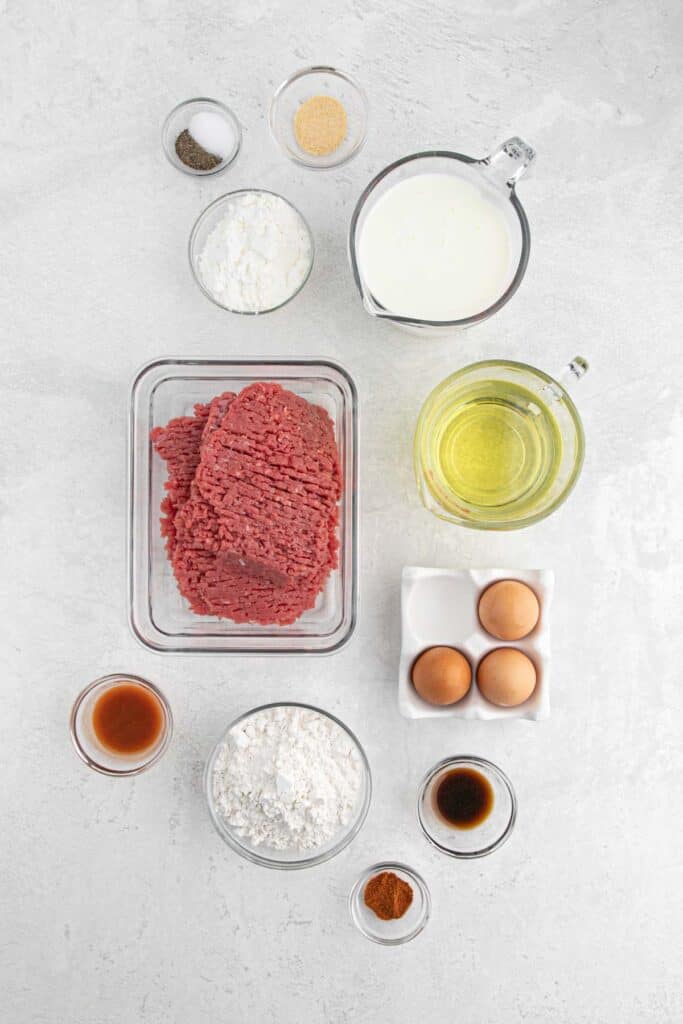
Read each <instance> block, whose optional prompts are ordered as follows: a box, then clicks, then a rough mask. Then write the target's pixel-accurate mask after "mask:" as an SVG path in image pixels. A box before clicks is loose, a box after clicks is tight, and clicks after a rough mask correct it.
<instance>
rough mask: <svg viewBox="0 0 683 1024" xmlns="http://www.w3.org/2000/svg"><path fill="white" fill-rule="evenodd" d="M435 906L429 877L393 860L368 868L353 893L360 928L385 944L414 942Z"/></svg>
mask: <svg viewBox="0 0 683 1024" xmlns="http://www.w3.org/2000/svg"><path fill="white" fill-rule="evenodd" d="M431 909H432V902H431V898H430V895H429V889H428V888H427V883H426V882H425V880H424V879H423V878H422V877H421V876H420V875H418V873H417V871H415V870H413V868H409V867H408V866H407V865H406V864H397V863H395V862H392V861H384V862H382V863H381V864H373V865H372V867H369V868H366V870H365V871H363V873H362V874H361V876H360V878H358V880H357V881H356V884H355V885H354V887H353V889H352V890H351V894H350V896H349V910H350V912H351V919H352V921H353V923H354V924H355V926H356V928H357V929H358V931H359V932H361V933H362V934H363V935H364V936H365V937H366V939H370V940H371V941H372V942H378V943H379V944H380V945H381V946H400V945H401V944H402V943H404V942H410V940H411V939H414V938H415V936H416V935H419V934H420V932H421V931H422V930H423V928H424V926H425V925H426V924H427V921H428V920H429V916H430V914H431Z"/></svg>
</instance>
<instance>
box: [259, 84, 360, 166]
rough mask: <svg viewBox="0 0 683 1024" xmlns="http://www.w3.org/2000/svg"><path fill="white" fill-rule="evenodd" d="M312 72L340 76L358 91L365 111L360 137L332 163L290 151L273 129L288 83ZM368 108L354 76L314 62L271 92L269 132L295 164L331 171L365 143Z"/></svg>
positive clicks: (351, 157)
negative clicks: (316, 161)
mask: <svg viewBox="0 0 683 1024" xmlns="http://www.w3.org/2000/svg"><path fill="white" fill-rule="evenodd" d="M312 74H326V75H332V76H334V77H335V78H341V79H342V80H343V81H345V82H347V83H348V85H350V86H351V88H352V89H354V90H355V91H356V92H357V93H358V95H359V97H360V99H361V102H362V104H363V109H364V111H365V124H364V125H363V131H362V132H361V134H360V137H359V139H358V141H357V142H356V144H355V146H354V147H353V148H352V149H351V151H350V152H349V153H347V154H346V156H345V157H342V158H341V159H340V160H335V161H334V162H333V163H329V164H319V163H313V161H312V160H310V159H306V158H305V157H303V156H299V155H298V154H296V153H293V152H291V151H290V150H289V149H288V148H287V147H286V146H283V144H282V142H281V141H280V139H279V138H278V135H277V132H276V130H275V116H276V113H277V106H278V103H279V101H280V99H281V98H282V96H283V95H284V93H285V92H286V91H287V89H288V88H289V86H290V85H292V84H293V83H294V82H296V81H298V80H299V79H300V78H305V77H306V76H307V75H312ZM368 110H369V103H368V97H367V94H366V92H365V90H364V89H363V87H362V85H360V84H359V83H358V82H357V81H356V80H355V78H352V77H351V75H348V74H347V73H346V72H345V71H341V70H340V69H339V68H333V67H331V66H329V65H325V64H315V65H312V66H311V67H308V68H301V70H300V71H295V72H294V74H292V75H290V76H289V77H288V78H285V80H284V82H281V83H280V85H278V87H277V89H276V90H275V92H274V93H273V96H272V98H271V101H270V105H269V107H268V127H269V128H270V134H271V135H272V137H273V139H274V140H275V142H277V144H278V146H279V148H280V149H281V150H282V152H283V153H284V154H285V156H287V157H289V159H290V160H292V161H293V162H294V163H295V164H300V165H301V166H302V167H308V168H310V169H311V170H313V171H331V170H333V169H334V168H335V167H342V166H343V165H344V164H347V163H348V162H349V160H353V158H354V156H357V155H358V153H360V151H361V149H362V148H363V146H364V145H365V140H366V138H367V134H368V123H367V122H368ZM331 155H332V154H330V156H331Z"/></svg>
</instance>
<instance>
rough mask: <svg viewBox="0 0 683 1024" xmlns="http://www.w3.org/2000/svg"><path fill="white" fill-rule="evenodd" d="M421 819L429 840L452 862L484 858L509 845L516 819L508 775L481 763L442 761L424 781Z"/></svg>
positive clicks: (460, 758)
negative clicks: (453, 859) (458, 859)
mask: <svg viewBox="0 0 683 1024" xmlns="http://www.w3.org/2000/svg"><path fill="white" fill-rule="evenodd" d="M417 816H418V820H419V822H420V826H421V828H422V831H423V832H424V834H425V836H426V837H427V839H428V840H429V842H430V843H431V844H432V846H435V847H436V848H437V850H440V851H441V853H445V854H447V855H448V856H449V857H460V858H464V859H468V858H473V857H485V856H486V855H487V854H489V853H493V851H494V850H497V849H498V847H499V846H502V844H503V843H504V842H505V840H506V839H507V838H508V837H509V835H510V833H511V832H512V829H513V827H514V824H515V819H516V817H517V798H516V796H515V791H514V789H513V788H512V783H511V782H510V780H509V779H508V777H507V775H506V774H505V773H504V772H503V771H501V769H500V768H498V767H497V766H496V765H495V764H492V763H491V761H486V760H485V759H484V758H482V757H473V756H470V755H460V756H458V757H448V758H446V759H445V760H443V761H439V763H438V764H436V765H435V766H434V767H433V768H432V769H431V770H430V771H429V772H427V775H426V776H425V777H424V779H423V780H422V784H421V786H420V792H419V796H418V801H417Z"/></svg>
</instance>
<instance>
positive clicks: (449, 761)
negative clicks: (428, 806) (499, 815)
mask: <svg viewBox="0 0 683 1024" xmlns="http://www.w3.org/2000/svg"><path fill="white" fill-rule="evenodd" d="M465 764H467V765H470V764H471V765H474V767H475V768H480V769H482V774H486V773H489V774H491V775H494V776H495V778H496V779H497V780H498V781H499V782H500V783H502V785H503V787H504V788H505V790H506V791H507V793H508V794H509V797H510V817H509V818H508V821H507V824H506V826H505V828H504V829H503V831H502V832H501V834H500V835H499V836H498V838H497V839H494V841H493V842H492V843H489V844H488V845H487V846H482V847H481V848H480V849H478V850H466V851H465V850H452V849H451V848H450V847H448V846H444V844H443V843H440V842H439V840H438V839H436V838H435V837H434V836H433V835H432V834H431V832H430V831H429V828H428V827H427V824H426V822H425V820H424V818H423V816H422V803H423V800H424V798H425V795H426V793H427V790H428V789H429V787H430V785H431V783H432V781H433V780H434V778H435V777H436V776H437V775H438V774H439V773H440V772H442V771H444V769H446V768H451V767H452V766H456V765H465ZM417 820H418V822H419V823H420V828H421V829H422V834H423V835H424V837H425V839H426V840H427V841H428V842H429V843H431V845H432V846H433V847H435V848H436V849H437V850H438V851H439V852H440V853H445V854H446V856H447V857H455V858H456V860H476V859H477V858H478V857H487V856H488V855H489V854H490V853H493V852H494V850H497V849H498V848H499V847H500V846H502V845H503V843H505V842H506V841H507V840H508V839H509V838H510V834H511V833H512V830H513V828H514V827H515V821H516V820H517V797H516V795H515V791H514V789H513V786H512V783H511V782H510V780H509V778H508V777H507V775H506V774H505V772H504V771H503V770H502V768H499V767H498V765H495V764H494V763H493V761H487V760H486V758H485V757H477V756H476V755H475V754H457V755H455V756H453V757H445V758H443V760H441V761H439V762H438V763H437V764H435V765H434V767H433V768H430V769H429V771H428V772H427V774H426V775H425V776H424V778H423V779H422V782H421V783H420V787H419V790H418V795H417Z"/></svg>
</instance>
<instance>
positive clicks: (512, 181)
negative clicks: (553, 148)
mask: <svg viewBox="0 0 683 1024" xmlns="http://www.w3.org/2000/svg"><path fill="white" fill-rule="evenodd" d="M535 159H536V150H535V149H533V148H532V147H531V146H530V145H529V144H528V143H527V142H524V140H523V139H520V138H519V136H518V135H513V137H512V138H511V139H508V140H507V141H506V142H504V143H503V144H502V146H499V147H498V149H496V150H494V152H493V153H491V155H490V156H486V157H484V159H483V160H480V161H479V166H480V167H481V168H482V170H483V171H484V173H485V174H486V176H487V177H488V178H489V179H490V180H491V181H493V182H495V184H497V185H498V186H499V187H500V188H506V189H513V188H514V187H515V185H516V184H517V182H518V181H519V179H520V178H521V177H522V175H523V174H524V172H525V171H526V169H527V168H528V167H529V166H530V165H531V164H532V163H533V162H534V160H535Z"/></svg>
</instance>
